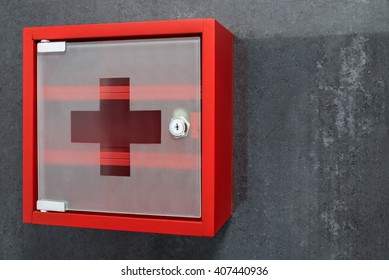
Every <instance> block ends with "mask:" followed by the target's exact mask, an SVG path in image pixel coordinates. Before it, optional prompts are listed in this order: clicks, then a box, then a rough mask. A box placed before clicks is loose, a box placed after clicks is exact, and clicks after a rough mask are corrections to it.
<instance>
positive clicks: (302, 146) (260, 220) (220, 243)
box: [3, 34, 389, 259]
mask: <svg viewBox="0 0 389 280" xmlns="http://www.w3.org/2000/svg"><path fill="white" fill-rule="evenodd" d="M388 46H389V35H388V34H351V35H342V36H320V37H309V38H301V37H300V38H299V37H293V38H284V37H273V38H266V39H241V38H239V37H235V71H234V77H235V80H234V82H235V87H234V129H235V131H234V214H233V216H232V218H231V219H230V220H229V221H228V222H227V224H226V225H225V226H224V227H223V228H222V230H221V231H220V232H219V233H218V234H217V236H216V237H215V238H213V239H209V238H198V237H185V236H167V235H157V234H144V233H128V232H113V231H101V230H89V229H74V228H58V227H47V226H31V225H23V226H21V227H20V228H21V231H22V233H20V232H19V233H15V234H14V235H12V236H8V237H7V238H8V241H7V242H8V243H9V244H22V245H20V246H22V249H23V250H22V252H23V256H22V257H23V258H31V259H35V258H43V259H45V258H46V259H60V258H66V259H215V258H216V259H331V258H334V259H354V258H362V259H381V258H384V259H385V258H386V259H387V258H388V257H389V235H388V234H387V233H388V232H389V222H388V221H389V187H388V186H389V147H388V143H389V135H388V127H389V110H388V104H389V70H388V69H389V59H388V57H389V48H388ZM6 226H7V225H6ZM9 227H10V228H12V225H9ZM10 234H11V233H10ZM13 238H14V239H18V238H22V239H23V240H13ZM3 240H5V239H3ZM4 242H5V241H4ZM8 243H7V244H8ZM19 257H20V256H19Z"/></svg>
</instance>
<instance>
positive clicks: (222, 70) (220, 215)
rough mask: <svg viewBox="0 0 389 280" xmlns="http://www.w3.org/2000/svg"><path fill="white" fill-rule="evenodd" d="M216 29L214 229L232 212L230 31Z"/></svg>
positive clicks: (231, 40) (231, 56) (231, 65)
mask: <svg viewBox="0 0 389 280" xmlns="http://www.w3.org/2000/svg"><path fill="white" fill-rule="evenodd" d="M215 31H216V127H215V129H216V145H215V152H216V153H215V154H216V178H215V182H216V185H215V198H216V199H215V230H216V231H217V230H218V229H220V227H221V226H222V225H223V224H224V223H225V221H226V220H227V219H228V218H229V217H230V216H231V214H232V153H233V131H232V128H233V35H232V34H231V33H230V32H229V31H228V30H227V29H226V28H224V27H223V26H221V25H220V24H219V23H218V22H216V26H215Z"/></svg>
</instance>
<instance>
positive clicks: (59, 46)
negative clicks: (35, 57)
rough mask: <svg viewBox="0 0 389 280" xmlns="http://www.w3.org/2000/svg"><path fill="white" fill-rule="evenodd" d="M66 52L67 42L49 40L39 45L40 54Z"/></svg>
mask: <svg viewBox="0 0 389 280" xmlns="http://www.w3.org/2000/svg"><path fill="white" fill-rule="evenodd" d="M53 52H66V42H65V41H61V42H58V41H57V42H50V41H49V40H42V41H41V42H40V43H38V53H53Z"/></svg>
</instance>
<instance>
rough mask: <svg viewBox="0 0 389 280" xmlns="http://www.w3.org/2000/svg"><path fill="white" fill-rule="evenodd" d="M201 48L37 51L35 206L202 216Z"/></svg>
mask: <svg viewBox="0 0 389 280" xmlns="http://www.w3.org/2000/svg"><path fill="white" fill-rule="evenodd" d="M200 43H201V42H200V38H199V37H183V38H161V39H139V40H117V41H94V42H66V49H65V50H64V51H60V52H39V51H38V55H37V100H38V104H37V106H38V115H37V123H38V202H41V205H44V204H45V203H49V204H50V203H57V202H58V203H63V205H64V210H65V211H87V212H107V213H125V214H140V215H156V216H175V217H192V218H199V217H201V127H200V125H201V119H200V118H201V80H200V78H201V73H200V71H201V65H200V61H201V54H200V50H201V47H200V46H201V45H200ZM39 44H47V43H38V45H39ZM49 44H50V43H49ZM38 48H39V46H38ZM38 205H39V203H38ZM38 209H39V210H43V211H44V210H50V209H45V208H44V207H39V206H38Z"/></svg>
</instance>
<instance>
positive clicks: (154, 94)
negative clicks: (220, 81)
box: [38, 85, 198, 101]
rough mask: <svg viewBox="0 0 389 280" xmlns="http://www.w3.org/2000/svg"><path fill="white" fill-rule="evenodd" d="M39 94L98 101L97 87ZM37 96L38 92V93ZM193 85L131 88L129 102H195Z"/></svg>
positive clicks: (46, 89)
mask: <svg viewBox="0 0 389 280" xmlns="http://www.w3.org/2000/svg"><path fill="white" fill-rule="evenodd" d="M41 93H42V95H43V99H45V100H69V101H72V100H99V98H100V87H99V86H72V87H66V86H46V87H42V89H41ZM38 94H39V92H38ZM197 98H198V87H197V86H195V85H158V86H136V85H135V86H131V100H195V99H197Z"/></svg>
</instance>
